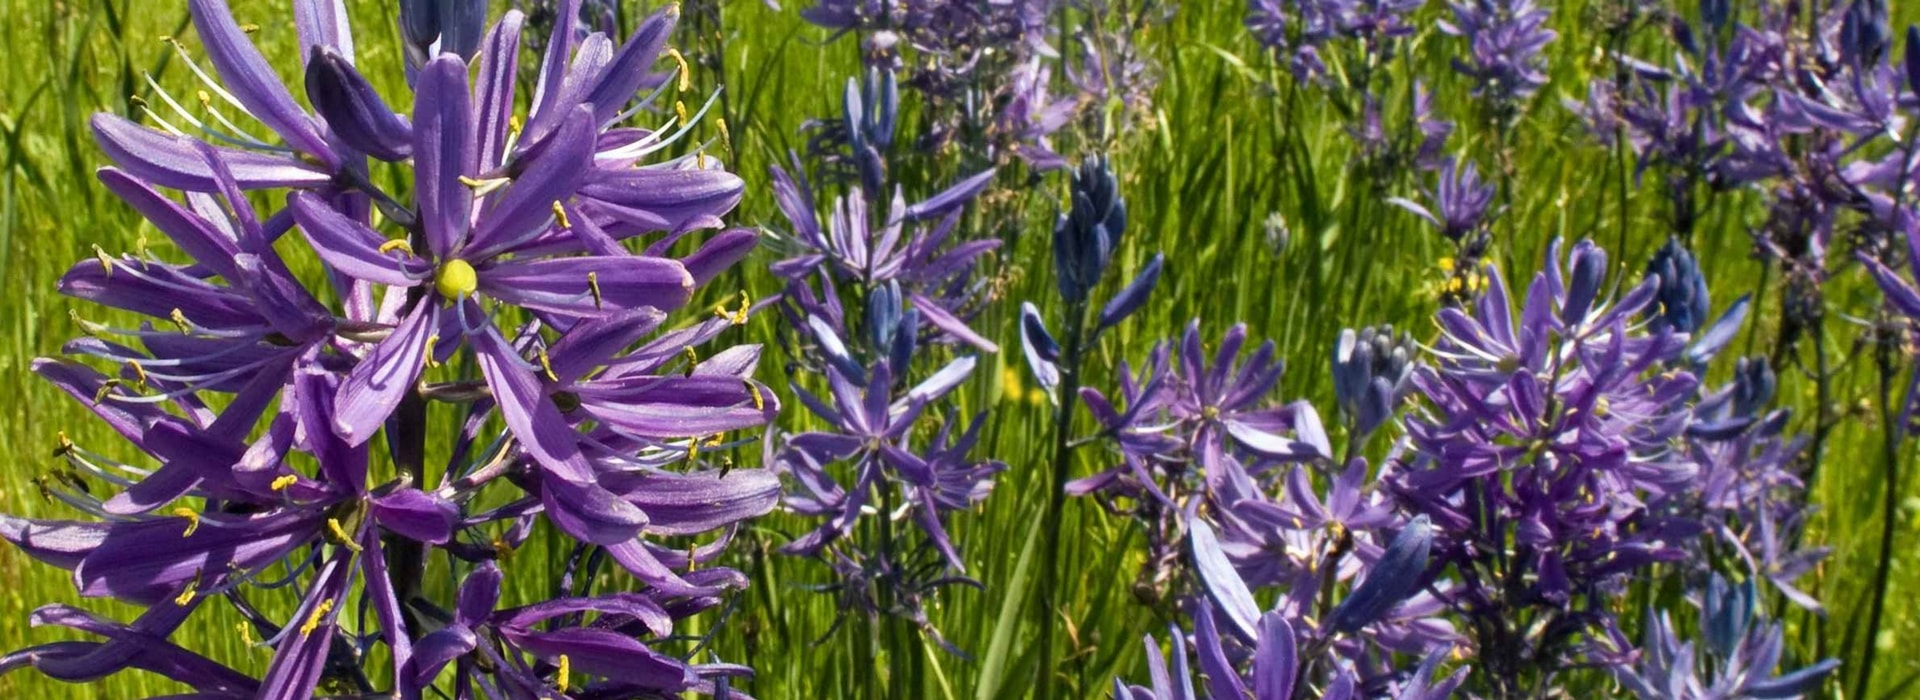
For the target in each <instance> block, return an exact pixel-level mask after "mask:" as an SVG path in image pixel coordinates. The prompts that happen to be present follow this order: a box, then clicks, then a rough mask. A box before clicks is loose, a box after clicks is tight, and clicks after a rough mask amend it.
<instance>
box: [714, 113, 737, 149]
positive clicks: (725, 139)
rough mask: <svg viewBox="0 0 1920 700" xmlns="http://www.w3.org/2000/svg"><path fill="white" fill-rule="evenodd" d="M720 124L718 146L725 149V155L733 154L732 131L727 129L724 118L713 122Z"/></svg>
mask: <svg viewBox="0 0 1920 700" xmlns="http://www.w3.org/2000/svg"><path fill="white" fill-rule="evenodd" d="M714 121H716V122H719V124H720V145H721V146H724V147H726V149H727V154H728V155H732V154H733V130H732V129H728V128H727V120H726V118H725V117H721V118H719V119H716V120H714Z"/></svg>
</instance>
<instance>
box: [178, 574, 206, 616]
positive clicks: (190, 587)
mask: <svg viewBox="0 0 1920 700" xmlns="http://www.w3.org/2000/svg"><path fill="white" fill-rule="evenodd" d="M198 588H200V572H198V571H195V572H193V579H192V580H189V581H187V587H186V589H185V590H182V591H180V595H178V596H175V597H174V599H173V604H174V605H178V606H181V607H186V605H187V604H188V603H191V602H193V595H194V591H195V590H196V589H198Z"/></svg>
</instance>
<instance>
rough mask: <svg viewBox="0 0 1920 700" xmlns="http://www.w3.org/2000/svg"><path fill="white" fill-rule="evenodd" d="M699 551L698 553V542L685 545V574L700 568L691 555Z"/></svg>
mask: <svg viewBox="0 0 1920 700" xmlns="http://www.w3.org/2000/svg"><path fill="white" fill-rule="evenodd" d="M699 551H700V543H698V542H688V543H687V572H688V573H692V572H693V570H694V569H697V568H699V567H700V562H699V561H697V560H695V559H694V558H693V555H694V554H695V553H697V552H699Z"/></svg>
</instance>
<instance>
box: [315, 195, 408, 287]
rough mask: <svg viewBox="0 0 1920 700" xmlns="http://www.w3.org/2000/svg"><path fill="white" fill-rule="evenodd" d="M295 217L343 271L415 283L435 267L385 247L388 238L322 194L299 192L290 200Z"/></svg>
mask: <svg viewBox="0 0 1920 700" xmlns="http://www.w3.org/2000/svg"><path fill="white" fill-rule="evenodd" d="M288 209H290V210H291V211H292V212H293V220H294V222H295V223H298V224H299V225H300V231H301V233H304V234H306V237H307V242H308V243H310V244H312V246H313V251H314V252H315V253H318V254H319V255H320V259H321V260H324V261H326V263H327V265H328V266H330V267H332V268H333V269H334V270H337V271H339V272H340V273H341V274H344V275H347V276H348V277H352V278H354V279H360V280H366V281H368V282H373V283H376V284H384V285H389V286H401V287H411V286H414V285H417V284H419V283H420V282H421V281H422V280H425V279H426V278H428V277H429V276H431V275H432V273H433V270H432V267H431V266H430V265H429V264H428V263H427V262H426V261H425V260H422V259H420V258H418V257H415V256H413V255H410V254H408V253H407V252H406V251H405V250H404V249H401V248H390V249H387V250H385V251H383V250H382V247H383V246H386V244H387V239H386V238H383V237H381V235H380V234H379V233H378V232H376V231H374V230H373V229H370V228H367V227H366V226H365V225H364V224H361V223H360V222H358V221H354V220H352V219H349V218H347V217H346V216H344V215H342V214H341V213H340V212H339V211H337V210H335V209H334V208H333V207H331V206H329V205H328V204H327V203H326V201H325V200H323V199H321V197H320V196H319V195H316V194H312V193H309V192H296V193H294V195H293V197H292V198H291V199H290V200H289V202H288Z"/></svg>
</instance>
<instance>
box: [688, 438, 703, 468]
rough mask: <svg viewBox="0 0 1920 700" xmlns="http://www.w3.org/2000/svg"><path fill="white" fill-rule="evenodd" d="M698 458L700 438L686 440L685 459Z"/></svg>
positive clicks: (689, 460)
mask: <svg viewBox="0 0 1920 700" xmlns="http://www.w3.org/2000/svg"><path fill="white" fill-rule="evenodd" d="M699 458H700V438H692V439H690V440H687V461H688V462H692V461H694V460H696V459H699Z"/></svg>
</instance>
